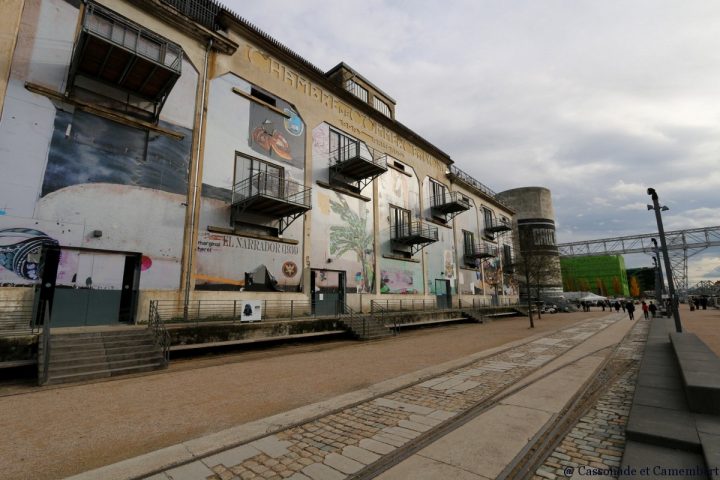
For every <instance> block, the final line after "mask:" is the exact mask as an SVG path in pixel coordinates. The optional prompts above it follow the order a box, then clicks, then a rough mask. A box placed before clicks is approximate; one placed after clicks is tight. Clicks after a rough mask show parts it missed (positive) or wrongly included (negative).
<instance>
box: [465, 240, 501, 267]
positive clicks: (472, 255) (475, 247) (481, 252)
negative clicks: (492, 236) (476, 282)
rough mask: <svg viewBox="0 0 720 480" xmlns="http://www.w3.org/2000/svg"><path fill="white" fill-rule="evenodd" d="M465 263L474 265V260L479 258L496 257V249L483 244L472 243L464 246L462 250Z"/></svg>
mask: <svg viewBox="0 0 720 480" xmlns="http://www.w3.org/2000/svg"><path fill="white" fill-rule="evenodd" d="M463 253H464V257H465V263H469V264H471V265H474V264H475V260H476V259H478V258H480V259H482V258H490V257H497V247H493V246H492V245H487V244H485V243H472V244H469V245H465V249H464V252H463Z"/></svg>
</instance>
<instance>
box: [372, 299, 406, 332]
mask: <svg viewBox="0 0 720 480" xmlns="http://www.w3.org/2000/svg"><path fill="white" fill-rule="evenodd" d="M389 313H390V310H388V309H386V308H385V307H383V306H382V305H380V302H378V301H376V300H370V314H371V315H372V316H373V318H375V316H376V315H378V314H379V316H380V323H382V324H383V325H385V326H387V322H388V319H390V320H391V322H392V326H391V327H390V329H391V330H392V332H393V335H397V333H398V331H399V330H400V327H398V322H397V316H390V315H389ZM396 313H397V312H396Z"/></svg>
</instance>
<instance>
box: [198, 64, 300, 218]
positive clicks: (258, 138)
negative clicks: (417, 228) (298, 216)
mask: <svg viewBox="0 0 720 480" xmlns="http://www.w3.org/2000/svg"><path fill="white" fill-rule="evenodd" d="M234 89H235V90H239V91H242V92H244V93H245V94H247V95H249V96H252V94H253V93H255V95H258V94H260V95H261V97H259V99H260V100H263V101H266V102H270V103H273V104H274V105H275V107H276V108H277V109H278V110H280V111H283V112H284V113H285V115H281V114H279V113H277V111H275V110H273V109H270V108H268V107H266V106H264V105H261V104H259V103H256V102H253V101H251V100H249V99H247V98H246V97H244V96H241V95H239V94H237V93H235V91H234ZM207 125H208V128H207V137H206V141H205V156H204V158H205V160H204V163H203V188H202V195H203V197H204V198H212V199H216V200H221V201H223V202H226V203H229V202H230V199H231V191H232V188H233V185H234V184H236V183H238V182H240V181H242V180H244V179H245V178H247V177H248V176H249V175H250V173H251V172H250V168H251V166H250V163H249V162H247V161H244V162H242V163H243V164H242V165H237V166H236V165H234V164H233V162H234V160H235V157H236V153H237V152H239V153H241V154H244V155H246V156H247V158H248V159H250V158H256V159H260V160H264V161H267V162H269V163H271V164H273V165H277V166H279V167H281V168H283V169H284V172H283V174H284V176H285V178H287V179H290V180H294V181H297V182H301V183H302V181H303V180H304V175H303V172H304V170H305V141H306V140H305V137H306V133H307V132H306V126H305V123H304V122H303V120H302V118H301V117H300V115H299V114H298V113H297V110H296V109H295V108H294V107H293V106H292V105H290V104H289V103H287V102H286V101H284V100H282V99H280V98H278V97H276V96H274V95H272V94H270V93H267V92H261V91H259V90H258V89H257V88H256V87H254V86H253V85H252V84H250V83H249V82H247V81H245V80H243V79H242V78H240V77H238V76H236V75H234V74H232V73H226V74H224V75H222V76H220V77H218V78H214V79H213V80H212V81H211V82H210V96H209V98H208V116H207ZM252 168H256V167H252ZM255 172H257V169H255V170H253V173H255ZM208 208H219V207H213V206H212V205H208Z"/></svg>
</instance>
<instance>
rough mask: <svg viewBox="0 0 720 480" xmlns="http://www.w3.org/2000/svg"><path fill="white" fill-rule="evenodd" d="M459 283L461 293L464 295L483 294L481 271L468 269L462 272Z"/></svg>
mask: <svg viewBox="0 0 720 480" xmlns="http://www.w3.org/2000/svg"><path fill="white" fill-rule="evenodd" d="M458 283H459V284H460V293H462V294H464V295H482V294H483V275H482V270H480V269H478V270H475V271H473V270H467V269H463V270H461V271H460V274H459V276H458Z"/></svg>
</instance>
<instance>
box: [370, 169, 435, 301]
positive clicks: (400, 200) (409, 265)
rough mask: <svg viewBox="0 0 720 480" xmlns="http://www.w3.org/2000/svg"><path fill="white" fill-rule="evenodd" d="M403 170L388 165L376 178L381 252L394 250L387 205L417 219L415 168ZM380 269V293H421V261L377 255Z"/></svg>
mask: <svg viewBox="0 0 720 480" xmlns="http://www.w3.org/2000/svg"><path fill="white" fill-rule="evenodd" d="M393 161H394V160H393V159H392V158H388V163H392V162H393ZM406 172H407V173H408V175H409V176H408V175H405V174H403V173H401V172H398V171H396V170H394V169H388V171H387V172H386V173H384V174H383V175H381V176H380V178H379V182H380V185H379V189H378V190H379V192H378V201H379V204H380V205H381V207H380V209H381V212H380V219H379V220H380V222H379V223H380V243H381V252H382V254H383V255H396V254H397V253H396V252H394V251H393V250H392V244H391V241H390V217H391V213H390V205H394V206H396V207H400V208H403V209H406V210H409V211H410V221H412V222H415V221H418V220H419V215H420V195H419V188H420V187H419V184H418V180H417V178H416V177H415V175H414V171H413V170H412V169H411V168H410V167H406ZM441 255H442V254H441ZM421 258H422V257H421V254H417V255H416V259H421ZM442 269H443V267H440V268H439V270H442ZM380 270H381V279H380V292H381V293H406V294H412V293H416V294H417V293H424V280H423V269H422V264H420V263H414V262H403V261H399V260H394V259H391V258H385V257H383V258H381V259H380Z"/></svg>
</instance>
